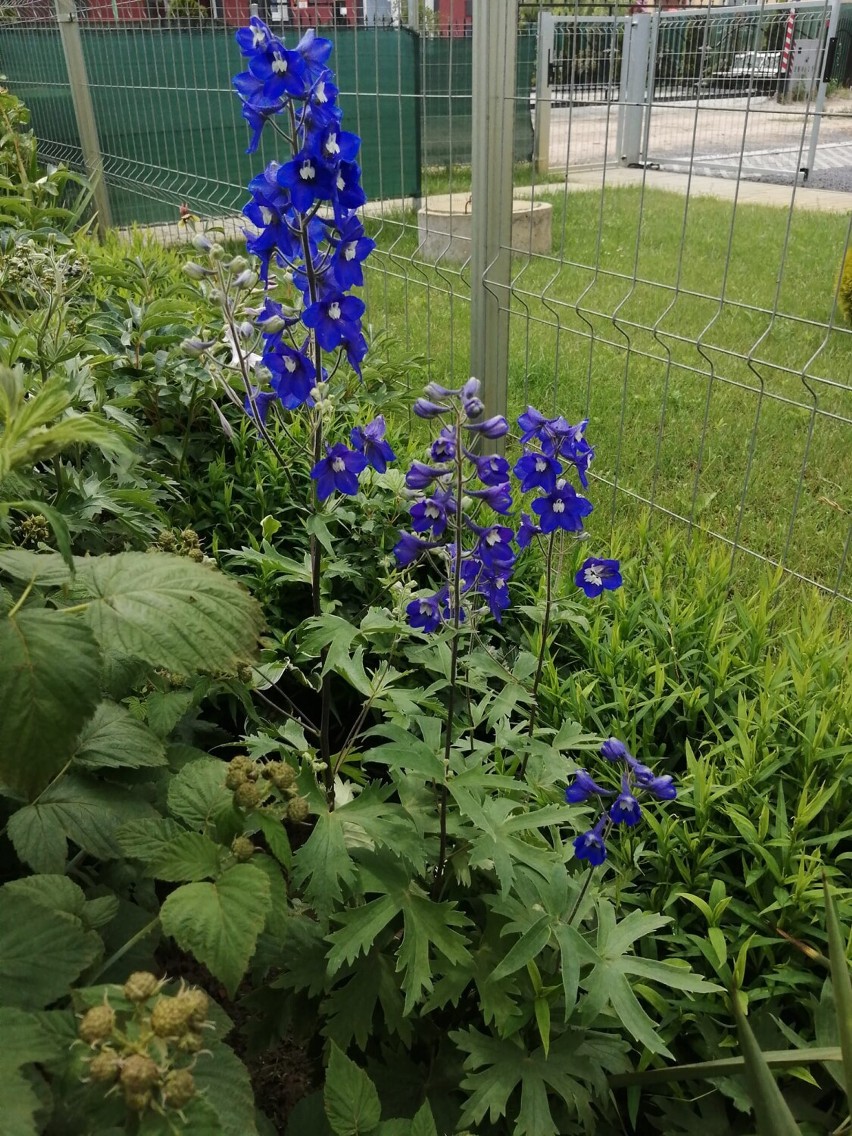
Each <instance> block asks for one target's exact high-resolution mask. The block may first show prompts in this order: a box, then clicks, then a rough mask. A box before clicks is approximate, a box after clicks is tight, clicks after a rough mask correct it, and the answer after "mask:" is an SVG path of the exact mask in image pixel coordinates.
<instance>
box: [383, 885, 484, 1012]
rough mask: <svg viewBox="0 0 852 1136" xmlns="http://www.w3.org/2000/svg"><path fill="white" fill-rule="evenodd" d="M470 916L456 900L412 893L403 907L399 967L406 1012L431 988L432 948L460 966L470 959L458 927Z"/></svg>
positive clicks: (465, 922)
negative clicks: (436, 898) (462, 910)
mask: <svg viewBox="0 0 852 1136" xmlns="http://www.w3.org/2000/svg"><path fill="white" fill-rule="evenodd" d="M467 923H468V920H467V918H466V917H465V916H464V915H463V914H462V913H461V912H460V911H459V910H458V908H457V907H456V905H455V903H454V902H452V901H450V900H446V901H445V902H443V903H435V902H433V900H431V899H429V898H428V897H427V896H418V895H412V896H410V898H409V901H408V902H407V903H406V904H405V906H404V907H403V928H404V930H403V937H402V944H401V946H400V948H399V954H398V959H397V969H398V970H401V971H402V972H403V978H402V989H403V990H404V991H405V1013H406V1014H410V1013H411V1011H412V1010H413V1008H414V1006H415V1005H416V1004H417V1002H418V1001H419V1000H420V997H421V995H422V993H423V991H424V990H431V989H432V962H431V954H432V951H433V950H438V951H440V953H441V954H442V955H443V956H444V958H445V959H446V960H447V961H448V962H450V963H453V964H456V965H460V964H462V963H467V962H469V960H470V954H469V952H468V949H467V946H466V943H467V940H466V938H465V937H464V935H462V934H460V933H459V931H458V930H457V929H456V928H461V927H464V926H466V925H467Z"/></svg>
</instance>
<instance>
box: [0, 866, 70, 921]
mask: <svg viewBox="0 0 852 1136" xmlns="http://www.w3.org/2000/svg"><path fill="white" fill-rule="evenodd" d="M3 892H4V894H6V895H22V896H24V897H25V898H27V899H29V900H30V901H31V902H32V903H37V904H38V905H39V907H44V908H46V909H47V910H48V911H54V912H56V914H57V915H66V916H68V917H70V918H72V919H74V920H75V922H76V923H77V924H78V925H80V926H82V924H83V915H84V912H85V909H86V896H85V893H84V892H83V889H82V888H81V887H78V886H77V884H75V883H74V881H73V880H69V879H68V877H67V876H60V875H52V874H49V873H45V874H43V875H38V876H26V877H24V878H23V879H20V880H10V882H9V883H7V884H4V885H3Z"/></svg>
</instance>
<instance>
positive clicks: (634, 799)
mask: <svg viewBox="0 0 852 1136" xmlns="http://www.w3.org/2000/svg"><path fill="white" fill-rule="evenodd" d="M600 754H601V757H603V758H605V760H606V761H608V762H610V763H620V764H621V766H622V771H621V787H620V790H619V792H618V794H617V795H616V793H615V790H613V789H607V788H606V787H604V786H601V785H598V784H597V782H596V781H594V780H593V779H592V777H591V776H590V775H589V774H588V773H587V772H586V770H585V769H580V770H578V771H577V773H576V774H575V775H574V780H573V781H572V783H571V784H570V785H569V786H568V787H567V788H566V790H565V799H566V801H568V803H569V804H581V803H582V802H584V801H587V800H588V799H589V798H590V797H592V796H614V797H615V800H614V801H613V802H612V804H611V805H610V806H609V808H608V809H607V810H606V811H605V812H603V814H602V815H601V817H600V818H599V820H598V821H597V823H596V824H595V826H594V828H593V829H591V830H590V831H589V832H585V833H583V834H582V835H581V836H578V837H577V838H576V839H575V841H574V848H575V851H576V854H577V858H578V859H580V860H588V861H589V863H590V864H593V865H594V864H602V863H603V861H604V860H605V859H606V838H607V834H608V833H609V831H610V830H611V828H613V826H616V825H625V826H626V827H628V828H632V827H633V826H634V825H637V824H638V823H639V822H640V821H641V819H642V806H641V804H640V802H639V797H640V796H641V795H642V794H643V793H649V794H650V795H651V796H653V797H656V798H657V800H660V801H673V800H675V798H676V797H677V788H676V787H675V784H674V780H673V778H672V777H671V775H670V774H667V773H666V774H663V775H661V776H658V775H656V774H655V773H654V771H653V770H652V769H650V768H649V767H648V766H647V765H644V764H643V763H642V762H641V761H638V760H637V759H636V758H635V757H634V756H633V754H632V753H631V752H630V750H629V749H628V748H627V746H626V745H625V744H624V742H622V741H619V740H618V738H607V740H606V741H605V742H604V743H603V745H602V746H601V748H600Z"/></svg>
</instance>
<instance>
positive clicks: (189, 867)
mask: <svg viewBox="0 0 852 1136" xmlns="http://www.w3.org/2000/svg"><path fill="white" fill-rule="evenodd" d="M222 852H223V849H222V847H221V845H219V844H216V843H214V841H212V840H211V839H210V837H209V836H203V835H202V834H201V833H200V832H182V833H181V834H180V836H176V837H175V838H174V840H170V841H169V842H168V843H167V844H164V845H163V846H162V848H160V850H159V851H158V852H156V853H155V854H154V855H153V856H152V857H151V858H150V859H149V860H148V861H147V863H146V869H147V871H148V874H149V875H151V876H153V877H154V879H156V880H168V881H170V882H171V883H183V882H185V881H192V880H206V879H207V878H208V876H215V875H217V874H218V872H219V868H220V865H221V856H222Z"/></svg>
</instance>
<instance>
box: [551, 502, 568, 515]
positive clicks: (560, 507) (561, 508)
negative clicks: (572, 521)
mask: <svg viewBox="0 0 852 1136" xmlns="http://www.w3.org/2000/svg"><path fill="white" fill-rule="evenodd" d="M553 511H554V513H564V512H565V502H564V501H554V502H553Z"/></svg>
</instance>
